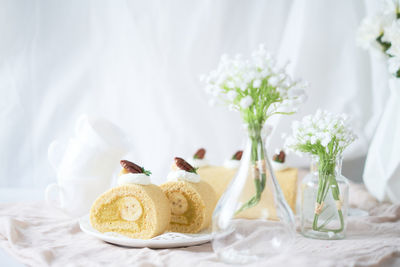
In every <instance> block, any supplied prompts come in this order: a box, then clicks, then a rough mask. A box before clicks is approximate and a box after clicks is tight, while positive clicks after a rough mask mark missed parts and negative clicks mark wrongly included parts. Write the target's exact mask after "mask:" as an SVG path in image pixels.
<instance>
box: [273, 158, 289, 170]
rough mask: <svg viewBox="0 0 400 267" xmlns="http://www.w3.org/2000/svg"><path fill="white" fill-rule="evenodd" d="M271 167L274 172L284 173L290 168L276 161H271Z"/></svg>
mask: <svg viewBox="0 0 400 267" xmlns="http://www.w3.org/2000/svg"><path fill="white" fill-rule="evenodd" d="M271 167H272V169H273V170H274V171H282V170H285V169H287V168H289V167H288V166H287V165H286V163H280V162H277V161H274V160H271Z"/></svg>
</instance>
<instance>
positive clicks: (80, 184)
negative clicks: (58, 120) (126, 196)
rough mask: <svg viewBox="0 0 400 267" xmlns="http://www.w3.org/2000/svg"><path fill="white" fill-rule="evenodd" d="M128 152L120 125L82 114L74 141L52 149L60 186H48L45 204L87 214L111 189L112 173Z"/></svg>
mask: <svg viewBox="0 0 400 267" xmlns="http://www.w3.org/2000/svg"><path fill="white" fill-rule="evenodd" d="M128 150H129V142H128V141H127V140H126V138H125V136H124V134H123V133H122V131H121V130H120V129H119V128H118V127H117V126H115V125H114V124H112V123H111V122H109V121H107V120H105V119H102V118H96V117H89V116H87V115H82V116H81V117H80V118H79V119H78V121H77V123H76V127H75V136H74V137H73V138H71V139H70V140H69V141H68V142H67V143H66V144H64V143H62V142H60V141H54V142H52V143H51V144H50V146H49V150H48V157H49V161H50V163H51V164H52V166H53V167H54V169H55V170H56V172H57V183H53V184H50V185H48V186H47V188H46V192H45V198H46V201H47V202H48V203H49V204H52V205H53V206H56V207H58V208H61V209H62V210H63V211H65V212H66V213H67V214H69V215H71V216H73V217H78V216H82V215H85V214H87V213H88V212H89V210H90V206H91V205H92V203H93V201H94V200H95V199H96V198H97V197H98V196H99V195H100V194H102V193H103V192H104V191H106V190H107V189H108V188H109V187H110V185H111V181H112V174H113V172H114V171H115V170H116V168H117V167H118V166H119V161H120V160H121V159H122V157H123V156H124V155H125V154H126V153H127V152H128Z"/></svg>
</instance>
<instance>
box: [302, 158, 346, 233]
mask: <svg viewBox="0 0 400 267" xmlns="http://www.w3.org/2000/svg"><path fill="white" fill-rule="evenodd" d="M341 168H342V158H341V157H338V158H336V159H319V158H313V159H312V164H311V172H310V173H309V174H308V175H307V176H306V177H304V179H303V181H302V184H301V187H300V223H301V226H300V227H301V233H302V234H303V235H304V236H305V237H310V238H316V239H343V238H344V237H345V233H346V224H347V211H348V199H349V197H348V196H349V183H348V181H347V179H346V178H345V177H344V176H342V174H341Z"/></svg>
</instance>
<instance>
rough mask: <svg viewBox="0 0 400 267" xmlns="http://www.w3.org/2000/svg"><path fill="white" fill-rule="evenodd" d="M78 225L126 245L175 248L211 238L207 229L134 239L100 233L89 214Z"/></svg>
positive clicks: (205, 241)
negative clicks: (194, 232)
mask: <svg viewBox="0 0 400 267" xmlns="http://www.w3.org/2000/svg"><path fill="white" fill-rule="evenodd" d="M79 225H80V227H81V230H82V231H83V232H85V233H87V234H89V235H92V236H94V237H97V238H99V239H101V240H103V241H106V242H108V243H112V244H115V245H120V246H126V247H135V248H144V247H148V248H176V247H188V246H195V245H201V244H204V243H207V242H209V241H210V240H211V232H210V231H209V230H206V231H202V232H200V233H198V234H181V233H173V232H169V233H164V234H162V235H159V236H156V237H153V238H151V239H134V238H129V237H126V236H123V235H120V234H118V233H113V232H107V233H100V232H99V231H97V230H96V229H94V228H93V227H92V225H90V220H89V215H86V216H84V217H82V218H81V219H79Z"/></svg>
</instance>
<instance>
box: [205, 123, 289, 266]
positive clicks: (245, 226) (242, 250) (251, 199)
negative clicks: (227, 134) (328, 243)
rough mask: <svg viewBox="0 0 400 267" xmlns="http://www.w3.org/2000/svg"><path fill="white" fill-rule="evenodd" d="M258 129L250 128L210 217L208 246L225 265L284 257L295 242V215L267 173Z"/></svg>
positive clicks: (265, 157) (273, 176)
mask: <svg viewBox="0 0 400 267" xmlns="http://www.w3.org/2000/svg"><path fill="white" fill-rule="evenodd" d="M264 141H265V140H264V138H263V137H262V135H261V129H260V128H256V129H254V128H249V129H248V138H247V144H246V147H245V150H244V153H243V156H242V159H241V165H240V167H239V169H238V172H237V174H236V176H235V177H234V179H233V180H232V181H231V183H230V184H229V186H228V188H227V190H226V191H225V193H224V194H223V196H222V197H221V198H220V200H219V202H218V204H217V207H216V209H215V210H214V214H213V221H212V227H213V240H212V246H213V249H214V252H215V253H216V254H217V256H218V257H219V258H220V259H221V260H223V261H225V262H228V263H237V264H244V263H249V262H253V261H258V260H266V259H270V258H272V257H274V256H278V255H279V254H280V253H284V252H285V250H286V249H287V248H289V247H290V246H291V245H292V243H293V241H294V238H295V224H294V216H293V213H292V210H291V209H290V207H289V205H288V204H287V203H286V200H285V198H284V196H283V194H282V192H281V189H280V187H279V184H278V182H277V180H276V178H275V175H274V172H273V170H272V168H271V164H270V161H269V159H268V154H267V152H266V150H265V146H264V143H265V142H264Z"/></svg>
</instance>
